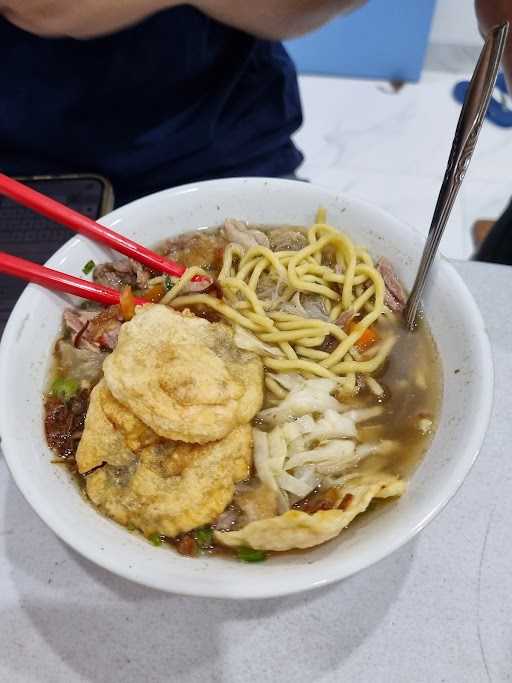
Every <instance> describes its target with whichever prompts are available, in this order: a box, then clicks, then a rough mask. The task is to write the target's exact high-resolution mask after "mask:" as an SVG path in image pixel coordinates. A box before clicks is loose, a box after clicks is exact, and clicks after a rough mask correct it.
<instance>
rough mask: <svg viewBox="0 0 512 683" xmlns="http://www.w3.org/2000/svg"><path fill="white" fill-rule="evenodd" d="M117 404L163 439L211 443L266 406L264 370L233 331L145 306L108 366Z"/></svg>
mask: <svg viewBox="0 0 512 683" xmlns="http://www.w3.org/2000/svg"><path fill="white" fill-rule="evenodd" d="M103 370H104V374H105V381H106V383H107V385H108V388H109V389H110V391H111V392H112V394H113V395H114V397H115V398H116V399H117V400H118V401H119V402H120V403H121V404H123V405H124V406H126V407H127V408H129V410H130V411H131V412H132V413H133V414H134V415H136V416H137V417H138V418H139V419H140V420H141V421H142V422H144V423H145V424H146V425H148V426H149V427H150V428H151V429H152V430H153V431H154V432H156V433H157V434H158V435H159V436H161V437H164V438H166V439H173V440H176V441H185V442H188V443H207V442H209V441H216V440H218V439H221V438H223V437H225V436H226V435H227V434H228V433H229V432H231V431H232V430H233V429H234V428H235V427H236V426H238V425H241V424H246V423H247V422H249V421H250V420H251V419H252V418H253V417H254V415H255V414H256V413H257V412H258V410H259V409H260V408H261V406H262V403H263V365H262V362H261V360H260V359H259V358H258V357H257V356H256V355H254V354H253V353H250V352H246V351H241V350H239V349H238V348H237V347H236V345H235V343H234V341H233V331H232V330H231V328H230V327H229V326H227V325H224V324H222V323H210V322H208V321H207V320H204V319H202V318H198V317H196V316H194V315H192V314H190V313H188V314H187V313H186V312H185V313H177V312H176V311H173V310H172V309H170V308H167V307H166V306H162V305H159V304H146V305H145V306H143V307H139V308H138V309H137V312H136V315H135V317H134V318H133V319H132V320H131V321H130V322H127V323H125V324H124V325H123V327H122V329H121V333H120V335H119V341H118V343H117V346H116V348H115V349H114V351H113V353H112V354H111V355H110V356H109V357H108V358H107V359H106V360H105V362H104V364H103Z"/></svg>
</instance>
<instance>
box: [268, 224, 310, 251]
mask: <svg viewBox="0 0 512 683" xmlns="http://www.w3.org/2000/svg"><path fill="white" fill-rule="evenodd" d="M268 236H269V239H270V245H271V249H272V251H300V250H301V249H303V248H304V247H305V246H307V244H308V238H307V237H306V235H305V234H304V233H303V232H301V231H300V230H293V229H291V228H290V229H286V228H276V229H274V230H270V231H269V233H268Z"/></svg>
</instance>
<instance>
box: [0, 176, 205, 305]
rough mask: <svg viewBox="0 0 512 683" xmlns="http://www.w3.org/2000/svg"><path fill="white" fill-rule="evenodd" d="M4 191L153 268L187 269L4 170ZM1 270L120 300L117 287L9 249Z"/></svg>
mask: <svg viewBox="0 0 512 683" xmlns="http://www.w3.org/2000/svg"><path fill="white" fill-rule="evenodd" d="M0 195H4V196H5V197H8V198H9V199H11V200H12V201H14V202H16V203H17V204H21V205H22V206H26V207H27V208H29V209H32V210H33V211H35V212H36V213H39V214H41V215H42V216H45V217H46V218H49V219H51V220H52V221H55V222H56V223H59V224H60V225H63V226H64V227H66V228H69V229H70V230H72V231H73V232H78V233H80V234H81V235H85V236H86V237H89V238H91V239H93V240H95V241H96V242H101V243H102V244H106V245H107V246H109V247H111V248H112V249H115V250H116V251H118V252H119V253H121V254H124V255H125V256H129V257H130V258H132V259H134V260H135V261H138V262H139V263H142V264H143V265H145V266H147V267H148V268H151V270H156V271H157V272H160V273H165V274H166V275H172V276H173V277H181V276H182V275H183V273H184V272H185V270H186V268H185V266H183V265H182V264H181V263H176V262H175V261H169V260H167V259H166V258H164V257H163V256H160V255H159V254H156V253H155V252H154V251H151V250H150V249H146V247H143V246H142V245H141V244H137V242H134V241H133V240H130V239H128V237H125V236H124V235H120V234H119V233H117V232H114V231H113V230H110V228H106V227H105V226H103V225H100V224H99V223H96V221H93V220H91V219H90V218H87V216H83V215H82V214H81V213H78V211H74V210H73V209H70V208H69V207H68V206H65V205H64V204H60V203H59V202H57V201H55V200H54V199H51V198H50V197H47V196H46V195H44V194H41V193H40V192H37V191H36V190H33V189H32V188H30V187H28V186H27V185H24V184H23V183H20V182H18V181H17V180H14V179H13V178H9V176H6V175H4V174H2V173H0ZM0 273H5V274H6V275H12V276H14V277H17V278H20V279H22V280H25V281H27V282H34V283H36V284H38V285H42V286H43V287H46V288H47V289H54V290H58V291H61V292H67V293H68V294H74V295H75V296H79V297H81V298H82V299H90V300H91V301H97V302H99V303H101V304H106V305H112V304H118V303H119V297H120V292H118V291H117V290H116V289H113V288H111V287H105V286H104V285H100V284H96V283H95V282H90V281H89V280H82V279H81V278H79V277H74V276H73V275H68V274H67V273H61V272H60V271H58V270H53V269H51V268H47V267H46V266H41V265H39V264H38V263H33V262H32V261H28V260H26V259H22V258H18V257H17V256H12V255H11V254H7V253H6V252H0ZM193 279H194V280H202V279H203V278H202V277H200V276H196V277H195V278H193ZM135 303H137V304H141V303H147V301H146V300H145V299H140V298H137V297H136V298H135Z"/></svg>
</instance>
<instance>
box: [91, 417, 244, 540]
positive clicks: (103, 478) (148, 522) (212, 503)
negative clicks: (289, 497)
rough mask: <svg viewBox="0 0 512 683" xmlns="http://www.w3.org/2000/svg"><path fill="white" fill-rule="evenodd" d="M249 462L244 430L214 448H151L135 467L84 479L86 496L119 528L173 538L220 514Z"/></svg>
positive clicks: (178, 445)
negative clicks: (133, 529)
mask: <svg viewBox="0 0 512 683" xmlns="http://www.w3.org/2000/svg"><path fill="white" fill-rule="evenodd" d="M251 458H252V430H251V428H250V426H249V425H243V426H240V427H237V428H236V429H234V430H233V431H232V432H230V433H229V434H228V435H227V436H226V437H225V438H223V439H221V440H220V441H215V442H214V443H208V444H204V445H198V444H185V443H172V442H167V443H162V444H156V445H153V446H149V447H147V448H144V449H142V451H141V452H140V459H139V460H138V462H136V464H135V465H130V466H128V467H126V468H116V467H111V466H109V465H106V466H104V467H102V468H100V469H97V470H95V471H94V472H92V473H91V474H89V475H88V476H87V478H86V484H87V494H88V495H89V497H90V498H91V500H92V501H93V502H94V503H95V504H96V505H97V506H98V507H99V508H100V510H102V511H103V512H104V513H105V514H106V515H108V516H109V517H112V518H113V519H115V520H116V521H117V522H119V523H120V524H123V525H125V526H127V525H133V526H135V527H136V528H138V529H140V530H141V531H142V532H143V533H144V534H146V535H149V534H152V533H155V532H157V533H160V534H164V535H165V536H170V537H174V536H177V535H178V534H181V533H185V532H187V531H190V530H191V529H195V528H196V527H198V526H202V525H203V524H209V523H211V522H213V521H214V520H215V519H216V518H217V517H218V516H219V515H220V513H221V512H223V510H224V509H225V508H226V506H227V505H228V504H229V502H230V501H231V499H232V498H233V493H234V488H235V483H236V482H238V481H241V480H243V479H246V478H247V477H248V476H249V473H250V466H251Z"/></svg>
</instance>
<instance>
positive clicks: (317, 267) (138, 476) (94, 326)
mask: <svg viewBox="0 0 512 683" xmlns="http://www.w3.org/2000/svg"><path fill="white" fill-rule="evenodd" d="M159 249H160V251H161V253H163V254H165V255H166V256H168V257H169V258H171V259H173V260H177V261H180V262H182V263H184V264H185V265H186V266H187V271H186V273H185V274H184V276H183V277H182V278H181V279H180V280H173V279H172V278H169V277H163V276H161V275H159V274H157V273H150V272H148V271H146V270H145V269H144V268H142V267H141V266H140V265H138V264H135V263H133V262H130V261H127V260H121V261H118V262H113V263H110V264H102V265H99V266H96V267H95V269H94V278H95V279H96V280H98V281H100V282H103V283H105V284H108V285H110V286H115V287H117V288H119V289H120V290H122V296H121V304H120V306H119V307H111V308H108V309H103V310H100V309H97V308H94V307H91V306H90V305H87V306H85V307H83V308H81V309H75V310H69V311H66V313H65V315H64V327H65V332H64V335H63V337H62V338H61V339H60V340H59V341H58V342H57V344H56V351H55V369H54V377H53V378H52V383H51V387H50V390H49V392H48V395H47V397H46V400H45V406H46V433H47V438H48V443H49V445H50V446H51V447H52V448H54V450H55V451H56V452H57V454H58V456H59V458H60V459H61V460H62V461H63V462H66V463H68V464H69V465H70V466H71V467H72V468H73V469H74V470H75V471H76V472H77V473H78V476H79V479H80V481H81V482H82V484H83V486H84V488H85V491H86V493H87V495H88V497H89V498H90V500H91V501H92V502H93V504H95V505H96V507H97V509H98V510H99V511H101V512H102V513H103V514H106V515H108V516H109V517H111V518H113V519H115V520H116V521H117V522H119V523H120V524H123V525H124V526H126V527H127V528H129V529H132V530H133V529H137V530H139V531H141V532H142V533H143V534H144V535H145V536H146V537H147V538H148V539H149V540H150V541H151V542H153V543H154V544H156V545H159V544H161V543H163V542H169V543H170V544H172V545H175V546H176V548H177V550H178V551H179V552H180V553H182V554H186V555H191V556H193V555H198V554H200V553H204V552H208V553H215V552H218V551H219V550H221V549H224V550H226V549H227V550H229V552H233V553H234V554H235V555H236V556H237V557H239V559H241V560H244V561H249V562H255V561H260V560H263V559H265V557H266V555H267V554H268V553H272V552H278V551H286V550H292V549H297V548H302V549H304V548H308V547H313V546H315V545H318V544H320V543H323V542H325V541H328V540H329V539H331V538H334V537H335V536H337V535H338V534H339V533H341V531H342V530H343V528H345V527H346V526H347V525H348V524H349V523H350V522H351V521H352V519H354V518H355V517H356V516H357V515H358V514H361V513H363V512H364V510H365V509H366V508H367V507H368V505H369V504H370V503H371V501H372V500H373V499H375V498H394V497H397V496H399V495H401V494H402V493H403V491H404V490H405V487H406V480H407V477H408V476H409V475H410V473H411V471H412V469H413V468H414V466H415V465H416V463H417V462H418V461H419V459H420V458H421V455H422V454H423V453H424V452H425V450H426V448H427V447H428V444H429V442H430V439H431V438H432V434H433V433H434V431H435V427H436V420H437V416H438V413H439V407H440V401H441V368H440V362H439V359H438V356H437V352H436V349H435V345H434V342H433V340H432V338H431V336H430V333H429V330H428V327H427V325H426V324H425V323H422V325H421V326H420V327H419V329H418V330H417V331H416V332H415V333H414V334H412V335H411V334H409V333H407V332H406V331H405V328H404V327H403V325H402V320H401V315H402V314H401V312H402V310H403V306H404V304H405V294H404V292H403V289H402V287H401V284H400V283H399V281H398V279H397V278H396V275H395V274H394V271H393V267H392V264H390V263H388V262H387V261H385V260H383V259H380V260H377V261H376V262H374V260H373V258H372V255H370V254H368V252H367V251H366V250H365V249H364V248H363V247H361V246H359V245H356V244H354V243H353V242H352V240H351V239H350V237H349V236H347V235H343V234H341V233H340V232H338V231H336V230H335V229H334V228H332V227H331V226H329V225H328V224H327V223H326V216H325V215H324V214H323V212H322V211H320V212H319V215H318V216H317V220H316V222H315V224H314V225H313V226H311V227H310V228H309V229H305V228H296V227H291V226H282V227H275V226H247V225H246V224H244V223H241V222H239V221H235V220H227V221H226V222H225V223H224V225H223V226H221V227H219V228H215V229H212V230H208V231H199V232H195V233H189V234H185V235H183V236H181V237H179V238H177V239H173V240H170V241H167V242H165V243H162V244H161V245H160V248H159ZM134 294H136V295H138V296H144V297H145V298H146V299H147V301H148V305H146V306H143V307H137V308H136V307H135V306H134V302H133V295H134Z"/></svg>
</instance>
